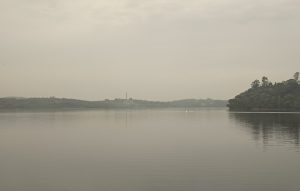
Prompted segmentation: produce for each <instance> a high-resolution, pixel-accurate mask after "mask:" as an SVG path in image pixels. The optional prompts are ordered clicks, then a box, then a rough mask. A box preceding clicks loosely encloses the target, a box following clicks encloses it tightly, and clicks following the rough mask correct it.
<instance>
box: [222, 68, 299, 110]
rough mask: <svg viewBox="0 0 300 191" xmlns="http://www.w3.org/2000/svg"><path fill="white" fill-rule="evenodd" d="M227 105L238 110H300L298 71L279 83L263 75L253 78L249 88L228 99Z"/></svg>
mask: <svg viewBox="0 0 300 191" xmlns="http://www.w3.org/2000/svg"><path fill="white" fill-rule="evenodd" d="M228 107H229V108H230V110H239V111H300V82H299V72H296V73H295V74H294V78H293V79H289V80H287V81H283V82H280V83H272V82H270V81H269V80H268V78H267V77H265V76H264V77H262V80H261V81H259V80H255V81H253V82H252V84H251V88H250V89H248V90H247V91H245V92H243V93H241V94H239V95H237V96H236V97H235V98H234V99H231V100H229V104H228Z"/></svg>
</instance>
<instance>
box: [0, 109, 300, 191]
mask: <svg viewBox="0 0 300 191" xmlns="http://www.w3.org/2000/svg"><path fill="white" fill-rule="evenodd" d="M299 132H300V113H230V112H228V111H227V110H226V109H210V110H195V111H189V112H186V111H183V110H171V109H168V110H138V111H134V110H133V111H125V110H122V111H113V110H111V111H68V112H11V113H4V112H2V113H0V190H1V191H202V190H203V191H277V190H278V191H283V190H285V191H299V190H300V181H299V180H300V179H299V173H300V147H299V136H300V133H299Z"/></svg>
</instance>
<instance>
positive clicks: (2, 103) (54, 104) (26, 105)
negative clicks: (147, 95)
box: [0, 97, 228, 110]
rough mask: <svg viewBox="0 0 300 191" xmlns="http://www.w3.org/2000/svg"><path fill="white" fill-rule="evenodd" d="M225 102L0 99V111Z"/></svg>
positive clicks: (218, 102)
mask: <svg viewBox="0 0 300 191" xmlns="http://www.w3.org/2000/svg"><path fill="white" fill-rule="evenodd" d="M227 103H228V102H227V101H226V100H212V99H186V100H177V101H169V102H160V101H147V100H136V99H131V98H130V99H114V100H103V101H84V100H76V99H66V98H55V97H51V98H14V97H10V98H0V110H14V109H23V110H28V109H42V110H43V109H111V108H112V109H122V108H168V107H175V108H191V107H226V105H227Z"/></svg>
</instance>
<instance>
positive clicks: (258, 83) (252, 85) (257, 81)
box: [251, 80, 260, 88]
mask: <svg viewBox="0 0 300 191" xmlns="http://www.w3.org/2000/svg"><path fill="white" fill-rule="evenodd" d="M259 86H260V81H259V80H254V81H253V82H252V83H251V87H252V88H258V87H259Z"/></svg>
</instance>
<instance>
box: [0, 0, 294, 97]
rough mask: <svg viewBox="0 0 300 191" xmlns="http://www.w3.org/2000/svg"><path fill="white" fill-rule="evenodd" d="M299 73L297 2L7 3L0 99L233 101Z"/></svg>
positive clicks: (0, 4)
mask: <svg viewBox="0 0 300 191" xmlns="http://www.w3.org/2000/svg"><path fill="white" fill-rule="evenodd" d="M296 71H300V1H299V0H0V97H4V96H25V97H48V96H56V97H69V98H79V99H89V100H99V99H105V98H115V97H124V96H125V92H126V91H127V92H128V94H129V96H130V97H133V98H140V99H141V98H143V99H151V100H169V99H181V98H207V97H210V98H218V99H227V98H231V97H233V96H234V95H236V94H237V93H239V92H240V91H243V90H245V89H246V88H248V87H249V85H250V83H251V82H252V81H253V80H254V79H255V78H261V76H262V75H266V76H268V77H269V79H270V80H272V81H282V80H285V79H288V78H290V77H291V76H292V75H293V73H294V72H296Z"/></svg>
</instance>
